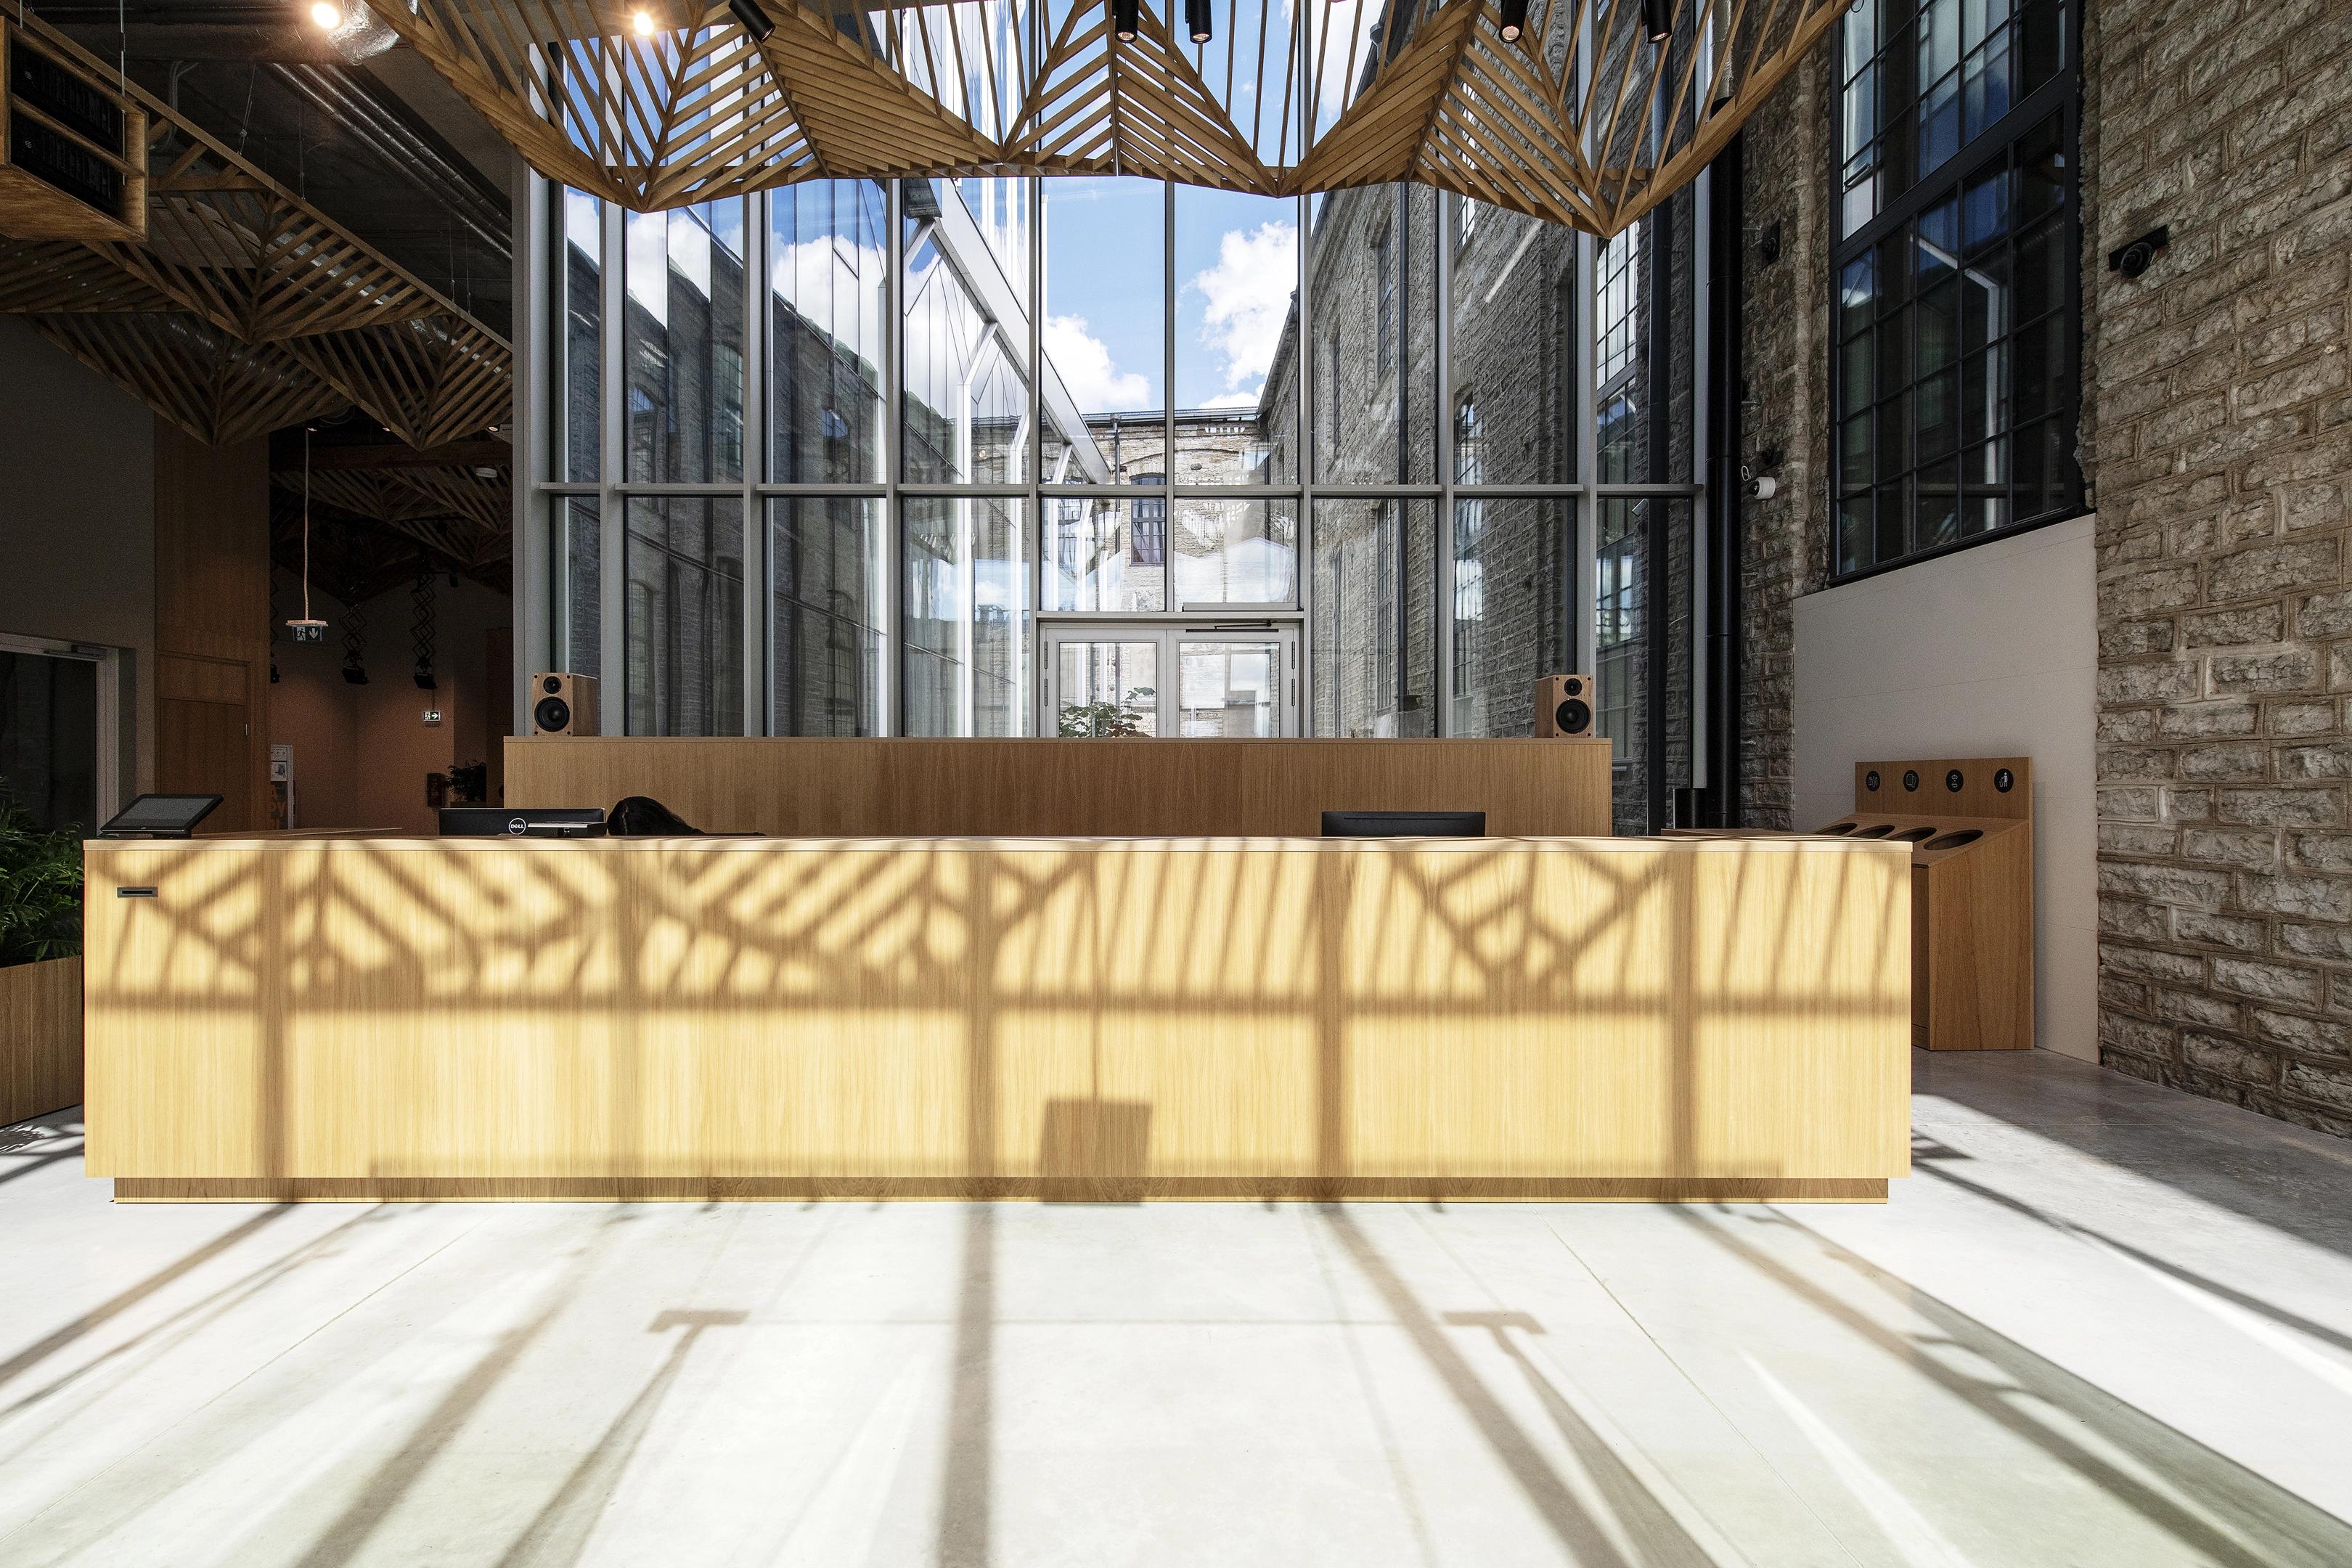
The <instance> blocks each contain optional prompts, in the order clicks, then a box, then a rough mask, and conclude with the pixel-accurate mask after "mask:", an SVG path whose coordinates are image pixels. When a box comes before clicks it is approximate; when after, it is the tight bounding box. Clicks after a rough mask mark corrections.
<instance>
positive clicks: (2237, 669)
mask: <svg viewBox="0 0 2352 1568" xmlns="http://www.w3.org/2000/svg"><path fill="white" fill-rule="evenodd" d="M2085 45H2086V56H2087V64H2088V71H2087V76H2088V85H2089V101H2090V105H2091V112H2090V113H2089V114H2088V115H2087V116H2086V120H2085V125H2086V134H2085V137H2084V141H2085V152H2086V153H2087V154H2089V156H2088V158H2087V161H2086V173H2085V178H2086V180H2087V181H2088V182H2089V183H2090V185H2091V189H2090V192H2089V199H2088V201H2086V204H2085V207H2086V226H2087V232H2086V235H2085V244H2084V249H2085V252H2086V256H2085V258H2084V262H2085V265H2084V279H2085V288H2086V300H2087V302H2088V304H2089V305H2090V307H2091V310H2090V311H2089V314H2090V317H2091V320H2092V321H2094V322H2095V329H2094V331H2095V335H2094V336H2093V337H2092V339H2091V340H2090V351H2091V352H2090V353H2089V355H2088V358H2089V360H2090V364H2091V370H2090V377H2089V380H2090V384H2089V386H2088V387H2087V388H2086V404H2087V407H2088V414H2089V416H2088V417H2087V418H2086V419H2085V421H2084V426H2085V436H2086V447H2087V446H2088V438H2089V437H2095V443H2096V444H2095V452H2096V459H2097V460H2096V466H2095V468H2094V469H2092V475H2093V477H2094V478H2095V479H2096V481H2097V492H2096V494H2097V500H2098V504H2099V515H2100V529H2099V533H2098V544H2099V560H2100V567H2101V570H2100V578H2099V603H2098V608H2097V614H2098V617H2099V645H2100V660H2099V662H2100V681H2099V715H2098V724H2099V742H2100V745H2099V778H2100V789H2099V825H2100V826H2099V840H2100V857H2099V886H2100V923H2101V928H2102V931H2103V936H2102V942H2101V949H2100V975H2101V997H2102V1000H2101V1030H2100V1058H2101V1060H2103V1061H2104V1062H2105V1063H2106V1065H2108V1066H2109V1067H2112V1068H2117V1069H2119V1070H2121V1071H2124V1072H2128V1073H2132V1074H2134V1075H2136V1076H2138V1077H2141V1078H2147V1079H2155V1080H2157V1081H2158V1082H2162V1083H2169V1084H2174V1085H2177V1086H2179V1087H2181V1088H2185V1089H2194V1090H2196V1091H2197V1092H2199V1093H2202V1094H2209V1095H2211V1096H2214V1097H2215V1098H2218V1099H2222V1100H2231V1101H2233V1102H2235V1103H2237V1104H2240V1105H2244V1106H2248V1107H2250V1108H2252V1109H2253V1110H2260V1111H2263V1112H2265V1113H2267V1114H2269V1115H2273V1116H2278V1117H2282V1118H2284V1119H2286V1120H2288V1121H2296V1122H2301V1123H2303V1124H2304V1125H2305V1126H2310V1127H2317V1128H2323V1129H2326V1130H2327V1131H2334V1132H2337V1133H2343V1134H2352V1036H2347V1019H2352V724H2347V700H2352V699H2347V692H2352V552H2347V538H2346V517H2345V509H2344V496H2345V489H2346V486H2347V483H2352V392H2347V374H2346V371H2347V362H2346V355H2345V353H2344V333H2345V316H2346V310H2347V305H2352V295H2347V269H2346V258H2347V246H2352V6H2347V5H2343V4H2341V3H2336V4H2328V3H2326V0H2281V3H2278V4H2273V5H2242V4H2227V5H2215V4H2210V3H2209V0H2101V3H2099V4H2098V5H2096V6H2095V10H2094V15H2093V17H2092V19H2091V24H2090V26H2088V27H2086V29H2085ZM2159 224H2163V225H2168V226H2169V227H2170V229H2171V244H2170V247H2168V249H2166V250H2165V251H2163V252H2161V253H2160V255H2159V256H2158V260H2157V262H2156V264H2155V266H2154V267H2152V268H2150V269H2149V270H2148V271H2147V274H2146V275H2145V276H2143V277H2141V278H2139V279H2126V278H2124V277H2122V276H2121V275H2120V274H2118V273H2114V272H2109V271H2108V270H2107V269H2106V268H2105V264H2104V258H2105V255H2106V254H2107V252H2108V251H2109V250H2111V249H2112V248H2114V247H2116V246H2119V245H2121V244H2123V243H2124V242H2125V241H2126V240H2128V239H2130V238H2132V237H2135V236H2137V235H2139V234H2141V233H2143V232H2145V231H2146V230H2148V229H2150V228H2153V227H2155V226H2158V225H2159Z"/></svg>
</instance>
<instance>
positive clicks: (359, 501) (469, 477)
mask: <svg viewBox="0 0 2352 1568" xmlns="http://www.w3.org/2000/svg"><path fill="white" fill-rule="evenodd" d="M270 478H271V479H272V480H273V481H274V482H275V483H276V484H277V485H278V488H279V489H283V490H285V491H286V492H287V493H289V495H296V496H299V495H300V494H301V493H302V486H303V484H304V482H305V480H304V477H303V475H302V474H301V472H300V471H299V470H295V469H275V470H273V471H272V472H271V474H270ZM308 483H309V485H310V497H311V499H312V500H315V501H318V502H320V503H323V504H324V505H327V506H331V507H334V508H336V509H338V510H341V511H345V512H350V513H352V514H353V515H355V516H358V517H362V518H365V519H366V520H368V521H371V522H373V523H376V524H378V525H379V526H381V527H383V528H387V529H390V530H391V531H394V532H395V533H399V534H402V535H404V536H405V537H407V538H409V539H411V540H413V541H415V542H416V543H418V544H421V545H424V546H425V548H426V549H428V550H430V551H432V552H435V553H436V554H438V555H439V556H440V557H441V558H442V559H443V560H445V561H446V562H447V563H449V564H450V565H452V566H454V567H456V568H457V569H458V570H460V571H463V572H465V573H467V574H469V575H473V576H476V577H478V578H486V577H487V576H488V575H489V574H495V573H497V572H499V571H501V570H503V568H504V566H505V564H506V563H507V562H508V561H509V559H510V557H511V553H512V551H511V538H512V533H511V531H510V530H509V527H508V520H509V518H510V517H511V516H512V515H513V510H512V509H513V506H514V481H513V477H512V474H511V471H510V470H509V469H505V468H500V469H499V470H497V471H496V473H494V474H493V475H492V476H491V477H489V478H488V479H485V478H483V477H481V476H480V475H479V474H478V473H477V472H476V471H475V470H474V469H472V468H341V469H338V468H314V469H312V470H311V472H310V476H309V479H308Z"/></svg>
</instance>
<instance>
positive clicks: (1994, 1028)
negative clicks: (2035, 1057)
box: [1822, 757, 2033, 1051]
mask: <svg viewBox="0 0 2352 1568" xmlns="http://www.w3.org/2000/svg"><path fill="white" fill-rule="evenodd" d="M1822 832H1823V833H1837V834H1843V835H1847V836H1850V837H1855V838H1886V839H1893V840H1895V841H1897V842H1902V843H1907V844H1909V845H1910V846H1911V1043H1912V1044H1913V1045H1915V1046H1917V1047H1922V1048H1924V1049H1927V1050H1931V1051H2021V1050H2028V1049H2031V1048H2032V1045H2033V763H2032V759H2030V758H2026V757H1961V758H1950V757H1945V758H1927V759H1922V760H1914V761H1909V762H1891V763H1855V764H1854V769H1853V812H1852V813H1851V814H1850V815H1848V816H1844V817H1842V818H1840V819H1839V820H1838V821H1836V822H1832V823H1831V824H1830V825H1829V826H1826V827H1824V828H1822Z"/></svg>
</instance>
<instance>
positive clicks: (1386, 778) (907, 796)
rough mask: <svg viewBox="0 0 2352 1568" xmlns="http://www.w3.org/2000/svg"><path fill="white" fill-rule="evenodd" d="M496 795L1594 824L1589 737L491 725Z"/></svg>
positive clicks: (739, 814)
mask: <svg viewBox="0 0 2352 1568" xmlns="http://www.w3.org/2000/svg"><path fill="white" fill-rule="evenodd" d="M506 745H507V753H506V765H507V784H506V804H507V805H538V806H562V805H599V806H610V805H612V804H613V803H614V801H616V800H619V799H621V798H622V797H623V796H625V795H651V796H653V797H654V798H655V799H656V800H658V801H660V802H662V804H664V805H667V806H668V807H669V808H670V809H671V810H673V811H675V812H677V814H678V815H679V816H683V817H684V818H686V820H687V821H688V822H690V823H692V824H694V826H697V827H699V828H703V829H705V830H707V831H711V832H722V833H769V834H775V835H779V836H783V835H793V836H800V837H860V836H865V835H876V836H886V837H887V836H905V837H926V836H931V835H967V836H977V837H991V836H994V837H1169V838H1181V837H1220V836H1223V837H1280V836H1283V835H1295V836H1298V837H1313V836H1314V835H1316V834H1318V833H1319V832H1321V831H1322V826H1323V813H1324V812H1325V811H1327V810H1339V811H1350V810H1352V811H1416V810H1429V809H1436V810H1451V811H1484V812H1485V813H1486V827H1487V830H1488V831H1489V832H1491V833H1494V834H1496V835H1497V836H1498V837H1545V836H1562V837H1572V836H1575V835H1579V834H1584V835H1592V836H1601V835H1606V834H1607V833H1609V832H1610V830H1611V826H1610V783H1609V759H1610V750H1609V742H1607V741H1605V740H1549V741H1534V740H1501V741H1215V740H1181V741H1180V740H1167V741H1152V740H1118V741H1085V742H1071V741H1062V740H1012V741H986V740H920V739H914V738H899V739H891V740H881V741H861V740H825V739H814V738H812V739H741V738H737V739H721V740H686V739H671V738H667V737H658V736H628V737H625V738H601V739H600V738H593V737H577V738H567V737H563V736H541V737H538V738H535V739H530V740H521V739H517V740H509V741H508V742H507V743H506Z"/></svg>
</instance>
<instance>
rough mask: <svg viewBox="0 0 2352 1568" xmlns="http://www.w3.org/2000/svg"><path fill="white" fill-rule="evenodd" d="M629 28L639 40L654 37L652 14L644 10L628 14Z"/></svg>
mask: <svg viewBox="0 0 2352 1568" xmlns="http://www.w3.org/2000/svg"><path fill="white" fill-rule="evenodd" d="M629 27H630V30H631V31H633V32H635V34H636V35H637V37H640V38H650V37H653V36H654V14H653V13H652V12H650V11H644V10H638V11H632V12H630V13H629Z"/></svg>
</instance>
